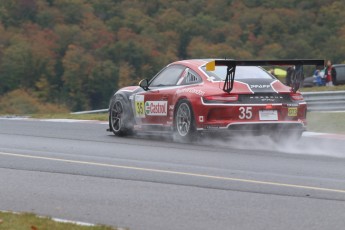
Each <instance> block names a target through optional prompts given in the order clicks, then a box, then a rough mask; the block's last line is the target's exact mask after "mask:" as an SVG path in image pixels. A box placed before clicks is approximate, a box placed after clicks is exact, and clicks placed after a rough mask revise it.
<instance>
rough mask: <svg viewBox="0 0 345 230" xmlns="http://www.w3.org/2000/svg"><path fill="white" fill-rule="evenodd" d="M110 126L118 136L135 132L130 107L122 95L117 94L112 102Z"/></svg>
mask: <svg viewBox="0 0 345 230" xmlns="http://www.w3.org/2000/svg"><path fill="white" fill-rule="evenodd" d="M109 126H110V129H111V131H113V133H114V134H115V135H116V136H127V135H131V134H132V133H133V122H132V119H131V116H130V108H129V105H128V104H127V103H126V102H125V100H124V99H123V98H122V97H121V96H115V98H114V100H113V101H112V103H111V104H110V111H109Z"/></svg>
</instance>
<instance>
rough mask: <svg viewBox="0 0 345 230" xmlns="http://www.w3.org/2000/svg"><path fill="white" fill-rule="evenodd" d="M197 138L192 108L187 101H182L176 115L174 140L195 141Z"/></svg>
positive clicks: (177, 106)
mask: <svg viewBox="0 0 345 230" xmlns="http://www.w3.org/2000/svg"><path fill="white" fill-rule="evenodd" d="M196 137H197V133H196V128H195V119H194V113H193V109H192V106H191V105H190V102H189V101H188V100H186V99H182V100H180V101H179V102H178V103H177V105H176V110H175V113H174V140H176V141H179V142H189V141H194V140H195V139H196Z"/></svg>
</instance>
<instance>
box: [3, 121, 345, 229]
mask: <svg viewBox="0 0 345 230" xmlns="http://www.w3.org/2000/svg"><path fill="white" fill-rule="evenodd" d="M106 128H107V126H106V125H105V124H97V123H66V122H45V121H30V120H8V119H0V209H1V210H12V211H19V212H34V213H37V214H40V215H48V216H53V217H58V218H64V219H69V220H76V221H84V222H91V223H102V224H107V225H114V226H116V225H117V226H120V227H129V228H130V229H138V230H139V229H255V230H257V229H263V230H264V229H265V230H267V229H289V230H290V229H303V230H305V229H344V226H345V150H344V148H345V144H344V143H345V141H344V139H341V138H340V139H334V138H321V137H303V138H302V139H301V141H300V142H299V143H295V142H288V143H287V144H285V145H284V146H278V145H275V144H274V143H272V142H271V141H270V140H269V139H268V138H265V137H257V138H249V137H238V138H232V139H229V138H220V137H218V138H212V139H211V138H209V139H206V138H204V139H201V140H200V141H199V142H198V143H194V144H181V143H174V142H173V141H172V139H171V138H169V137H161V136H160V135H155V136H143V135H140V136H136V137H132V138H119V137H115V136H113V135H112V134H111V133H108V132H106V131H105V129H106Z"/></svg>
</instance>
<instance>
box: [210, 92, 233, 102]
mask: <svg viewBox="0 0 345 230" xmlns="http://www.w3.org/2000/svg"><path fill="white" fill-rule="evenodd" d="M204 99H205V100H207V101H218V102H234V101H237V100H238V95H236V94H224V95H211V96H205V97H204Z"/></svg>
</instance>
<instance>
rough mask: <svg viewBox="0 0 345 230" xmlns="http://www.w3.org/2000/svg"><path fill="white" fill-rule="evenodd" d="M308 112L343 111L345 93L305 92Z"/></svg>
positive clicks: (344, 109)
mask: <svg viewBox="0 0 345 230" xmlns="http://www.w3.org/2000/svg"><path fill="white" fill-rule="evenodd" d="M302 94H303V97H304V100H305V101H306V102H307V105H308V111H345V91H325V92H305V93H302Z"/></svg>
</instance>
